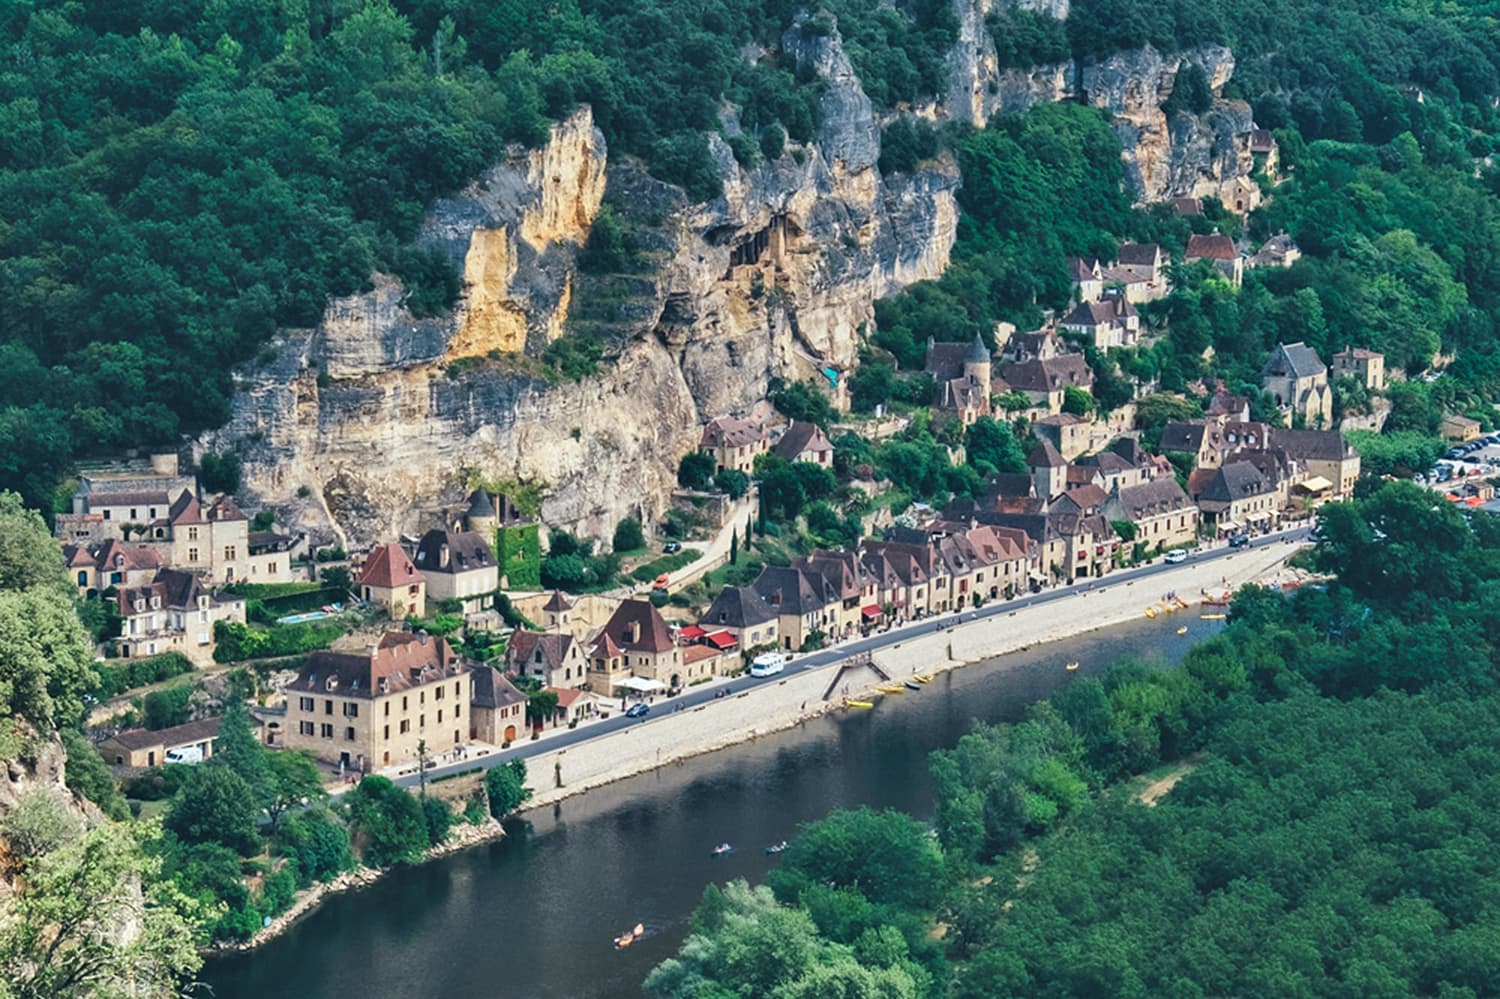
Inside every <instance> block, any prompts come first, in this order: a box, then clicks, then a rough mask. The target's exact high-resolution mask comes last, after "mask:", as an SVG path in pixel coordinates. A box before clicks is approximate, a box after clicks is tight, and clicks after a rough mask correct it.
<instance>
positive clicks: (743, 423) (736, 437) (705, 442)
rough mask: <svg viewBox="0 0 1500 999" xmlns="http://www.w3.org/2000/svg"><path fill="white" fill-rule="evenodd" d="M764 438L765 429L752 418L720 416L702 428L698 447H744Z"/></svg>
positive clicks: (757, 442)
mask: <svg viewBox="0 0 1500 999" xmlns="http://www.w3.org/2000/svg"><path fill="white" fill-rule="evenodd" d="M765 439H766V429H765V427H763V426H761V425H760V424H759V423H756V422H755V421H754V420H742V419H738V418H736V417H733V416H721V417H719V418H718V419H715V420H710V421H709V422H708V426H706V427H704V428H703V437H702V439H701V440H702V442H701V443H700V445H699V446H700V447H744V446H745V445H747V444H759V443H760V442H761V441H763V440H765Z"/></svg>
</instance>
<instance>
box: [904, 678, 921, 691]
mask: <svg viewBox="0 0 1500 999" xmlns="http://www.w3.org/2000/svg"><path fill="white" fill-rule="evenodd" d="M906 689H907V690H921V689H922V685H921V684H920V683H918V682H917V681H915V680H907V681H906Z"/></svg>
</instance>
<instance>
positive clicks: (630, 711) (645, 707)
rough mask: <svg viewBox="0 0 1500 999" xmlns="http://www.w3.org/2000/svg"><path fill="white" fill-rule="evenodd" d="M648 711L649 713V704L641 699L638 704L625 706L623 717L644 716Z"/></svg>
mask: <svg viewBox="0 0 1500 999" xmlns="http://www.w3.org/2000/svg"><path fill="white" fill-rule="evenodd" d="M650 713H651V705H649V704H647V703H646V702H645V701H641V702H640V703H638V704H632V705H631V706H630V707H629V708H627V709H626V710H625V717H626V718H644V717H646V716H647V715H649V714H650Z"/></svg>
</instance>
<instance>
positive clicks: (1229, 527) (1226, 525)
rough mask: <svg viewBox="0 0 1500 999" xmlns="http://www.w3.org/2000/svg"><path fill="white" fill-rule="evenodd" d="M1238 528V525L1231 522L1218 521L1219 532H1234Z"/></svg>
mask: <svg viewBox="0 0 1500 999" xmlns="http://www.w3.org/2000/svg"><path fill="white" fill-rule="evenodd" d="M1239 526H1240V525H1239V524H1236V523H1235V522H1234V521H1232V520H1221V521H1219V530H1221V531H1234V530H1238V529H1239Z"/></svg>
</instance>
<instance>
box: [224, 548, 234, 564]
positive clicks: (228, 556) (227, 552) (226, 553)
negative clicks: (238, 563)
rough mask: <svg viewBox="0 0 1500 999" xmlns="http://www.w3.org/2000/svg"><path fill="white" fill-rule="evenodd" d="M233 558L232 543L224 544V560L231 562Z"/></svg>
mask: <svg viewBox="0 0 1500 999" xmlns="http://www.w3.org/2000/svg"><path fill="white" fill-rule="evenodd" d="M234 558H235V551H234V545H225V546H224V561H226V562H233V561H234Z"/></svg>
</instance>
